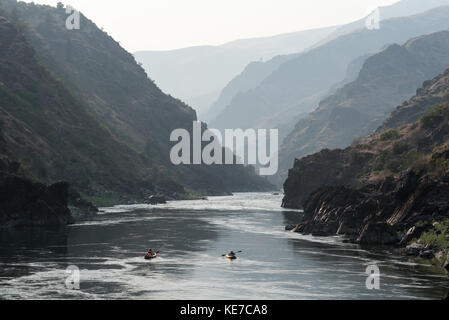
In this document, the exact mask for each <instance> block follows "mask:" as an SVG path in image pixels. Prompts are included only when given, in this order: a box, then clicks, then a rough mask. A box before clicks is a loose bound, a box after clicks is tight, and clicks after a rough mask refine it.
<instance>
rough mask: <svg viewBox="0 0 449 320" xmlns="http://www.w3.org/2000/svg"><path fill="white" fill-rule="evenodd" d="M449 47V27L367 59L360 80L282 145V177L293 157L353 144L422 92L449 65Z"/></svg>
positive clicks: (323, 104)
mask: <svg viewBox="0 0 449 320" xmlns="http://www.w3.org/2000/svg"><path fill="white" fill-rule="evenodd" d="M448 52H449V31H442V32H438V33H434V34H430V35H426V36H420V37H418V38H414V39H412V40H409V41H407V42H406V43H405V44H404V45H402V46H399V45H396V44H394V45H391V46H389V47H388V48H387V49H386V50H384V51H382V52H380V53H378V54H376V55H374V56H372V57H370V58H369V59H367V60H366V62H365V63H364V65H363V67H362V69H361V71H360V74H359V76H358V77H357V79H356V80H355V81H353V82H351V83H349V84H347V85H345V86H344V87H343V88H341V89H339V90H338V91H337V92H336V93H335V94H333V95H331V96H329V97H328V98H326V99H324V100H323V101H322V102H321V103H320V106H319V107H318V108H317V109H316V110H315V111H313V112H311V113H310V114H309V115H308V116H307V117H305V118H304V119H302V120H300V121H299V122H298V123H297V125H296V127H295V129H294V130H293V132H292V133H291V134H290V135H289V136H288V137H287V138H286V139H285V141H284V143H283V146H282V147H281V151H280V168H281V169H280V172H281V178H280V179H281V180H284V179H285V177H286V176H287V170H288V168H289V167H290V166H291V164H292V161H293V159H295V158H301V157H304V156H307V155H309V154H312V153H315V152H318V151H320V150H321V149H334V148H344V147H347V146H348V145H349V144H350V143H351V142H352V141H353V140H354V139H356V138H359V137H363V136H365V135H367V134H368V133H370V132H372V131H374V130H375V129H376V128H377V127H379V126H380V125H381V124H382V122H383V121H384V120H385V119H386V118H387V117H388V116H389V115H390V113H391V112H392V111H393V110H394V108H395V107H396V106H397V105H399V104H400V103H401V102H403V101H404V100H406V99H407V98H408V97H410V96H412V95H413V94H415V93H416V88H418V87H420V86H421V85H422V83H423V81H425V80H426V79H431V78H433V77H435V76H436V75H438V74H439V73H440V72H441V70H443V69H445V68H448V67H449V54H448ZM426 111H427V110H424V111H423V113H424V112H426ZM421 115H422V114H421ZM418 118H419V116H417V117H415V118H414V119H413V121H416V120H418ZM413 121H412V122H413Z"/></svg>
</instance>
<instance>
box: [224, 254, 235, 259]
mask: <svg viewBox="0 0 449 320" xmlns="http://www.w3.org/2000/svg"><path fill="white" fill-rule="evenodd" d="M226 258H228V259H229V260H235V259H237V257H236V256H230V255H229V254H227V255H226Z"/></svg>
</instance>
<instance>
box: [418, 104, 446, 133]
mask: <svg viewBox="0 0 449 320" xmlns="http://www.w3.org/2000/svg"><path fill="white" fill-rule="evenodd" d="M448 118H449V104H444V105H440V106H438V107H436V108H434V109H432V110H430V111H429V112H428V113H427V114H426V115H425V116H423V117H422V118H421V120H420V122H421V126H422V127H423V128H425V129H432V128H436V127H438V126H439V125H440V124H441V123H442V122H443V121H444V120H445V119H448Z"/></svg>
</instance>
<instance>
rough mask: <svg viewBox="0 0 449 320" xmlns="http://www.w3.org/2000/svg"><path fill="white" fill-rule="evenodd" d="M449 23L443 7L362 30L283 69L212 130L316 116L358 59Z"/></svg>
mask: <svg viewBox="0 0 449 320" xmlns="http://www.w3.org/2000/svg"><path fill="white" fill-rule="evenodd" d="M448 18H449V7H442V8H438V9H433V10H430V11H427V12H425V13H422V14H419V15H415V16H411V17H405V18H395V19H389V20H386V21H383V22H382V27H381V28H380V29H379V30H367V29H361V30H358V31H355V32H352V33H349V34H346V35H343V36H341V37H339V38H337V39H335V40H332V41H330V42H328V43H326V44H324V45H322V46H319V47H317V48H315V49H312V50H309V51H307V52H305V53H303V54H301V55H299V56H298V57H296V58H295V59H292V60H289V61H287V62H285V63H283V64H282V65H281V66H280V67H279V68H278V69H277V70H276V71H275V72H273V73H272V74H271V75H270V76H268V77H267V78H266V79H264V80H263V81H262V82H261V84H260V85H259V86H258V87H257V88H255V89H252V90H250V91H247V92H245V93H242V94H239V95H238V96H236V97H234V99H233V100H232V102H231V104H230V105H229V106H228V107H227V108H226V109H225V110H224V111H223V112H222V113H221V114H220V115H219V116H218V118H217V119H216V121H214V122H212V123H211V126H213V127H217V128H233V127H242V128H250V127H256V128H257V127H266V128H273V127H274V128H276V127H278V125H279V123H284V122H285V119H291V118H294V117H296V116H297V115H298V114H300V113H303V112H308V111H311V110H313V108H314V106H315V105H316V104H317V103H318V102H319V101H320V100H321V99H322V98H323V96H324V95H325V94H326V93H327V92H328V90H329V89H330V88H331V87H332V86H333V85H334V84H336V83H338V82H340V81H341V80H342V79H343V78H344V76H345V73H346V70H347V67H348V64H349V63H350V62H351V61H354V59H356V58H358V57H360V56H363V55H365V54H367V53H375V52H377V51H379V50H382V49H384V48H385V46H386V45H388V44H391V43H402V42H405V41H407V40H408V39H410V38H412V37H416V36H419V35H423V34H428V33H432V32H437V31H441V30H446V29H448V28H449V19H448ZM236 115H239V116H238V117H236Z"/></svg>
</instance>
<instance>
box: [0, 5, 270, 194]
mask: <svg viewBox="0 0 449 320" xmlns="http://www.w3.org/2000/svg"><path fill="white" fill-rule="evenodd" d="M2 7H3V9H4V11H5V13H6V14H7V15H8V17H9V18H11V19H13V20H14V19H15V20H14V21H15V23H17V24H20V25H22V26H23V30H24V34H25V37H26V39H27V41H28V42H29V43H30V44H31V45H32V47H33V50H34V51H35V53H36V54H35V55H36V58H37V60H38V61H39V62H40V63H42V64H43V65H44V66H45V68H46V69H48V70H49V71H50V72H51V73H52V75H53V76H55V77H56V78H58V79H60V83H63V85H64V86H65V87H67V88H68V90H70V92H71V94H73V96H74V98H72V99H73V100H75V99H76V100H77V101H79V104H81V105H83V107H84V108H85V109H86V110H87V113H88V114H89V116H90V120H89V121H90V122H89V121H87V120H86V127H85V130H86V131H87V132H86V133H85V134H86V135H91V136H89V137H85V139H82V140H81V141H82V142H86V143H88V144H93V143H97V146H98V148H102V149H104V153H97V154H95V156H98V159H96V158H94V157H93V156H91V158H89V160H90V161H92V162H93V163H94V165H95V166H99V165H100V164H102V163H103V162H106V161H108V160H107V159H108V157H109V156H110V157H111V158H114V157H122V158H124V159H127V161H126V162H123V163H119V164H117V163H113V161H111V163H109V164H108V166H109V167H110V170H109V171H106V170H105V172H104V174H102V178H103V179H112V180H116V181H117V183H119V184H120V185H121V186H120V187H121V188H128V186H133V185H137V186H141V182H142V181H148V178H150V179H149V181H150V182H151V180H153V182H154V181H161V185H163V186H165V187H162V186H161V188H162V189H164V188H166V189H170V190H171V191H175V190H176V191H177V192H178V193H179V192H182V191H181V190H182V187H181V189H180V188H179V185H183V186H186V187H189V188H191V189H195V190H197V191H200V192H204V193H211V194H222V193H228V192H231V191H247V190H259V189H266V188H270V185H269V184H268V183H267V182H266V181H265V180H263V179H260V178H259V177H257V176H256V175H255V174H254V172H253V170H252V169H251V168H244V167H243V166H210V167H209V166H179V167H176V166H173V165H172V164H171V162H170V160H169V151H170V148H171V144H170V142H169V137H170V133H171V132H172V130H174V129H177V128H186V129H188V130H190V131H191V130H192V122H193V121H194V120H195V119H196V115H195V112H194V111H193V109H192V108H190V107H188V106H187V105H185V104H184V103H182V102H180V101H179V100H177V99H174V98H172V97H170V96H167V95H165V94H164V93H162V92H161V91H160V90H159V88H158V87H157V86H156V85H155V84H154V83H153V82H152V81H151V80H150V79H149V78H148V77H147V75H146V73H145V72H144V70H143V69H142V68H141V67H140V66H139V65H138V64H137V63H136V61H135V60H134V58H133V56H132V55H131V54H129V53H128V52H126V51H125V50H123V49H122V48H121V47H120V45H119V44H118V43H117V42H115V41H114V40H113V39H112V38H111V37H109V36H108V35H107V34H105V33H104V32H102V31H101V30H99V29H98V28H97V27H96V26H95V24H94V23H92V22H91V21H89V20H88V19H87V18H86V17H85V16H83V15H82V16H81V29H80V30H67V29H66V27H65V20H66V18H67V15H66V13H65V9H64V8H62V7H58V8H52V7H49V6H40V5H34V4H25V3H21V2H19V3H16V2H15V1H14V0H3V2H2ZM61 86H62V84H61ZM61 100H63V102H66V101H65V100H64V99H61ZM52 107H53V108H55V112H56V111H57V107H56V106H52ZM70 112H71V115H70V116H68V118H67V119H68V120H70V119H72V120H73V121H75V123H77V122H76V119H77V117H78V114H76V113H77V111H76V108H70ZM39 116H41V115H40V114H39ZM17 120H18V121H23V119H22V118H21V117H18V118H17ZM91 121H95V122H96V123H99V125H98V127H100V128H101V129H102V130H103V131H104V132H106V133H107V134H108V135H109V136H111V137H112V138H113V140H114V141H115V142H116V143H117V144H118V143H120V145H121V146H123V148H124V149H123V148H121V147H114V146H112V145H109V144H108V143H106V142H104V143H103V142H102V141H98V140H95V139H96V138H98V137H99V136H101V134H98V133H96V132H95V128H96V127H95V126H94V125H93V124H91ZM80 122H83V121H81V120H80ZM59 124H60V125H61V128H64V129H66V128H71V127H72V126H73V125H72V124H71V123H59ZM36 125H40V126H43V127H45V122H42V123H41V122H40V119H39V121H36ZM91 126H92V128H93V129H92V130H90V127H91ZM83 128H84V127H83ZM48 134H50V132H48ZM73 135H74V139H77V138H78V137H77V135H75V134H73ZM56 137H57V135H55V138H56ZM33 139H34V140H35V139H37V137H34V136H33V135H31V137H30V140H27V141H34V140H33ZM79 143H81V142H79ZM30 144H32V143H31V142H30ZM33 144H34V143H33ZM49 147H51V148H55V147H56V146H55V145H52V144H49ZM57 150H58V151H60V152H61V153H67V154H69V153H70V152H78V148H77V146H74V147H69V146H61V148H57ZM109 154H110V155H109ZM16 155H18V154H16ZM105 155H108V156H106V157H105ZM41 158H42V159H41ZM32 159H35V160H33V161H42V162H45V160H43V159H45V157H42V156H41V155H40V153H39V149H38V150H37V151H36V156H35V157H32ZM68 159H71V158H70V157H69V158H68ZM66 160H67V159H64V160H62V161H61V162H62V163H63V164H64V165H66V166H67V162H66ZM74 161H77V160H74ZM78 170H79V171H81V172H84V170H86V169H85V168H84V165H83V164H79V165H78ZM47 171H51V170H47ZM86 175H87V174H86ZM59 176H60V177H61V176H62V177H64V178H65V179H69V178H71V180H76V179H77V177H78V175H77V174H74V173H73V174H72V175H70V174H67V175H66V173H64V174H63V175H62V174H60V175H59ZM89 176H92V177H95V176H97V175H96V174H92V175H89ZM66 177H67V178H66ZM95 179H97V178H95ZM133 181H134V182H133ZM172 181H176V182H177V183H172Z"/></svg>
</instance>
